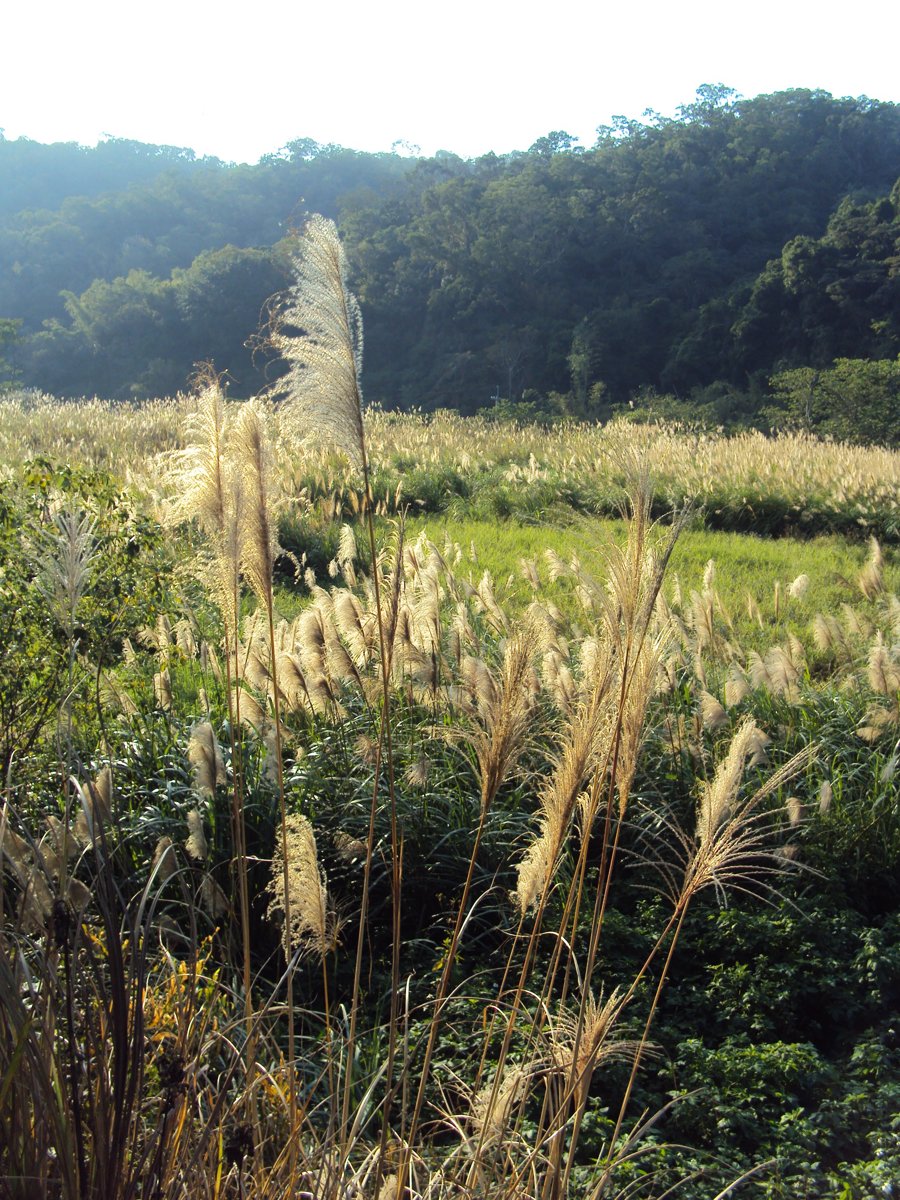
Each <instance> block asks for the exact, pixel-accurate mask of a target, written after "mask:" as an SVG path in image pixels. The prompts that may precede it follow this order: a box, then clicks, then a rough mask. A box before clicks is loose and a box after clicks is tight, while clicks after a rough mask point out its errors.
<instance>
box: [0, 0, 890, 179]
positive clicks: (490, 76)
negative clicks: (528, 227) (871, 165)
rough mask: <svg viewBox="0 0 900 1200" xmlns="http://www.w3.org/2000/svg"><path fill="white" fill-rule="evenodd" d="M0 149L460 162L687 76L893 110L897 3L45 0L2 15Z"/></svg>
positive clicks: (676, 97) (584, 122) (576, 124)
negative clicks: (23, 139)
mask: <svg viewBox="0 0 900 1200" xmlns="http://www.w3.org/2000/svg"><path fill="white" fill-rule="evenodd" d="M4 8H5V11H4V14H3V18H2V22H0V32H2V38H3V49H4V53H3V55H2V62H0V128H2V129H4V130H5V134H6V137H7V138H15V137H19V136H22V135H24V136H27V137H30V138H33V139H34V140H36V141H41V142H50V141H78V142H81V143H83V144H85V145H94V144H95V143H96V141H97V140H98V139H99V138H101V137H102V136H103V135H104V134H110V135H112V136H114V137H127V138H134V139H137V140H139V141H143V142H154V143H159V144H166V145H175V146H190V147H191V148H193V149H194V150H196V151H197V152H198V154H214V155H217V156H218V157H220V158H223V159H226V160H232V161H236V162H238V161H248V162H255V161H256V160H257V159H258V158H259V157H260V155H262V154H265V153H268V152H270V151H274V150H277V149H279V148H280V147H281V146H283V145H284V144H285V143H286V142H288V141H290V140H292V139H294V138H299V137H311V138H314V139H315V140H316V141H319V142H337V143H340V144H342V145H344V146H349V147H352V148H354V149H358V150H390V149H391V145H392V143H394V142H395V141H401V140H402V141H406V142H408V143H411V144H413V145H415V146H418V147H419V148H420V149H421V150H422V152H423V153H425V154H433V153H434V151H435V150H438V149H444V150H451V151H454V152H455V153H457V154H460V155H462V156H464V157H472V156H475V155H478V154H483V153H486V152H487V151H489V150H495V151H496V152H498V153H503V152H505V151H508V150H524V149H527V148H528V146H530V145H531V143H532V142H534V141H535V140H536V139H537V138H539V137H541V136H542V135H543V134H545V133H548V132H549V131H550V130H554V129H564V130H566V131H567V132H569V133H571V134H573V135H574V136H575V137H577V138H579V139H580V140H581V142H582V144H583V145H585V146H590V145H592V144H593V141H594V131H595V129H596V127H597V126H598V125H600V124H604V123H607V122H608V121H609V119H610V117H611V116H612V115H613V114H615V113H622V114H624V115H626V116H628V117H635V118H638V117H640V116H641V114H642V112H643V111H644V109H646V108H653V109H656V110H657V111H658V112H662V113H664V114H666V115H669V116H672V115H674V113H675V109H676V108H677V106H678V105H679V104H687V103H690V102H691V101H692V100H693V98H694V93H695V91H696V88H697V87H698V85H700V84H701V83H720V82H721V83H725V84H727V85H728V86H729V87H733V88H735V89H736V90H737V91H738V92H739V93H741V94H742V95H744V96H755V95H757V94H759V93H761V92H772V91H778V90H781V89H783V88H788V87H808V88H823V89H824V90H826V91H829V92H831V93H832V94H833V95H835V96H847V95H852V96H858V95H862V94H865V95H868V96H870V97H872V98H873V99H878V100H893V101H900V65H898V63H900V60H898V51H897V48H898V46H900V3H898V0H867V3H866V4H865V6H861V5H856V6H852V7H851V8H850V9H848V8H847V7H846V5H841V6H838V5H837V4H835V5H834V6H833V7H829V6H827V4H813V3H812V0H753V3H742V4H728V3H726V2H725V0H681V2H680V3H679V2H677V0H645V2H644V3H643V4H641V5H634V6H628V5H627V4H626V2H625V0H615V2H614V3H612V2H611V0H593V2H591V0H553V2H552V3H546V2H545V3H543V4H541V5H537V4H535V5H533V6H532V7H529V6H528V4H527V0H443V2H436V0H431V2H430V3H429V2H427V0H418V2H416V3H414V2H413V0H382V2H381V3H380V4H379V3H376V2H375V0H344V2H343V3H339V2H337V0H331V2H330V3H329V2H328V0H316V2H315V3H311V2H310V0H292V2H285V0H268V3H247V2H246V0H244V2H243V3H241V4H240V5H239V6H232V5H231V4H230V3H229V0H154V2H153V3H151V4H139V3H137V0H43V2H42V3H34V4H26V3H24V2H20V3H15V4H10V5H6V6H4Z"/></svg>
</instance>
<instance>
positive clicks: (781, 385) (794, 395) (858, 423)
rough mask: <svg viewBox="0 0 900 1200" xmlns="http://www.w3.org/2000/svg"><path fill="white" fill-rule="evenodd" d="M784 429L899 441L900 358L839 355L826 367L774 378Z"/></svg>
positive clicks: (773, 414) (777, 417)
mask: <svg viewBox="0 0 900 1200" xmlns="http://www.w3.org/2000/svg"><path fill="white" fill-rule="evenodd" d="M770 383H771V387H772V390H773V393H774V397H775V405H774V406H773V407H772V408H771V409H769V416H770V418H771V419H772V421H773V423H774V424H775V425H776V426H779V427H789V428H790V427H793V428H798V427H799V428H802V429H808V430H809V431H810V432H813V433H818V434H822V435H825V436H828V437H834V438H837V439H839V440H840V441H847V442H864V443H884V444H886V445H893V446H896V445H900V358H897V359H895V360H890V359H874V360H869V359H854V358H839V359H837V360H836V361H835V362H834V364H833V365H832V366H831V367H829V368H826V369H824V370H817V369H815V368H813V367H798V368H795V369H794V370H791V371H782V372H780V373H779V374H777V375H775V376H773V377H772V379H771V380H770Z"/></svg>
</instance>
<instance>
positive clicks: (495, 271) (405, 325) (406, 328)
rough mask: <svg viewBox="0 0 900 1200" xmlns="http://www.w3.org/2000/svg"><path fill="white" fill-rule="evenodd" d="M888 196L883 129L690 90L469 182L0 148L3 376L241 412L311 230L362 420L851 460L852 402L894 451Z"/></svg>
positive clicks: (800, 108)
mask: <svg viewBox="0 0 900 1200" xmlns="http://www.w3.org/2000/svg"><path fill="white" fill-rule="evenodd" d="M898 176H900V106H898V105H895V104H889V103H882V102H878V101H872V100H867V99H865V98H860V99H835V98H833V97H832V96H830V95H829V94H828V93H825V92H811V91H802V90H793V91H788V92H782V93H778V94H775V95H771V96H758V97H756V98H754V99H750V100H742V99H739V98H737V97H736V96H735V95H734V93H732V92H731V91H730V90H729V89H726V88H722V87H708V86H707V87H702V88H700V89H699V90H698V93H697V99H696V101H695V102H694V103H692V104H689V105H686V106H685V107H683V108H682V109H681V110H680V112H679V115H678V117H677V118H676V119H668V118H663V117H660V116H658V115H655V114H652V113H648V114H647V115H646V116H645V119H644V120H643V121H642V122H635V121H628V120H625V119H620V120H616V121H615V122H614V123H613V125H611V126H609V127H602V128H600V129H599V130H598V138H597V142H596V144H595V145H594V146H593V147H592V148H590V149H584V148H582V147H579V146H576V145H574V144H573V140H572V139H571V138H570V137H569V136H568V135H566V134H564V133H551V134H549V135H547V136H546V137H544V138H541V139H540V140H539V141H537V142H536V143H535V144H534V145H533V146H532V147H531V149H530V150H528V151H527V152H522V153H513V154H509V155H505V156H496V155H486V156H484V157H482V158H479V159H476V160H463V159H461V158H458V157H456V156H455V155H453V154H450V153H443V152H441V153H439V154H438V155H436V156H435V157H434V158H430V159H418V160H412V159H409V158H402V157H399V156H397V155H391V154H381V155H371V154H362V153H357V152H355V151H352V150H346V149H343V148H341V147H334V146H326V147H322V146H319V145H317V144H316V143H314V142H310V141H308V140H306V141H297V142H294V143H291V144H290V145H289V146H288V147H287V148H285V150H283V151H281V152H279V154H275V155H270V156H267V157H265V158H264V159H262V160H261V161H260V162H259V163H258V164H257V165H255V166H243V165H241V166H235V165H228V164H223V163H221V162H219V161H218V160H210V159H195V158H194V156H193V155H192V154H191V153H190V152H189V151H181V150H176V149H173V148H170V147H146V146H140V145H137V144H135V143H129V142H116V141H113V142H107V143H104V144H103V145H101V146H99V147H97V149H96V150H84V149H81V148H77V147H72V146H52V147H40V146H37V145H36V144H34V143H29V142H23V141H22V140H19V141H15V142H12V141H2V140H0V265H2V270H0V318H6V319H7V320H14V321H19V322H21V324H20V326H19V340H18V344H17V345H16V346H14V347H13V349H12V350H9V349H8V350H7V351H6V353H7V357H8V358H11V359H12V362H13V365H14V366H15V367H16V369H17V370H18V371H19V375H20V379H21V381H22V382H23V383H25V384H29V385H33V386H38V387H42V388H45V389H48V390H51V391H54V392H57V393H59V394H64V395H66V394H68V395H72V394H82V393H93V392H97V393H100V394H102V395H105V396H109V397H128V396H144V395H151V394H159V393H161V392H170V391H174V390H177V389H178V388H181V387H183V385H184V383H185V380H186V378H187V376H188V375H189V373H190V371H191V367H192V364H193V363H194V362H196V361H197V360H199V359H208V358H213V360H214V361H215V363H216V366H217V367H218V368H219V369H221V370H227V371H228V372H229V375H230V376H231V378H232V380H233V385H232V390H233V391H235V392H236V393H238V394H241V393H245V392H248V391H250V390H252V389H255V388H257V387H258V386H259V385H260V383H261V382H262V381H263V378H264V375H265V371H266V363H265V360H264V357H257V358H256V359H255V360H254V359H253V358H252V356H251V354H250V351H249V350H248V349H247V348H246V347H245V346H244V341H245V339H246V338H247V337H248V336H249V335H251V334H252V333H253V332H254V330H255V329H256V327H257V324H258V322H259V319H260V314H261V312H262V310H263V306H264V303H265V300H266V298H267V297H268V296H269V295H271V293H272V292H273V291H276V290H277V289H278V288H280V287H282V286H283V285H284V284H285V282H286V280H287V273H286V264H287V261H288V256H289V253H290V230H291V223H292V221H296V220H298V219H299V218H300V217H301V215H302V213H303V212H304V211H321V212H324V213H326V214H328V215H331V216H334V217H336V218H337V219H338V220H339V223H340V225H341V228H342V232H343V235H344V238H345V243H346V247H347V251H348V255H349V260H350V263H351V268H352V270H353V273H354V280H353V282H354V285H355V287H356V289H357V291H358V294H359V298H360V301H361V303H362V306H363V312H364V316H365V321H366V355H367V366H366V380H365V383H366V387H367V393H368V396H369V398H370V399H372V400H380V401H382V402H383V403H385V404H387V405H391V406H393V405H404V406H405V405H418V406H422V407H424V408H425V409H433V408H437V407H446V406H450V407H456V408H459V409H461V410H463V411H472V410H474V409H478V408H481V407H484V406H486V405H489V404H491V403H492V402H495V401H496V399H498V398H499V399H502V400H505V401H507V402H509V403H512V404H516V405H523V406H524V407H523V411H527V412H529V413H537V414H540V413H541V412H547V413H555V412H560V411H564V412H569V413H572V414H575V415H587V416H591V415H596V416H603V415H605V414H606V413H608V412H609V411H610V410H611V409H612V408H613V407H616V406H619V405H622V404H627V403H629V402H634V403H636V404H637V406H638V408H641V407H657V408H659V409H660V410H665V411H670V412H671V411H673V410H674V411H676V412H677V413H678V415H690V414H691V413H695V414H699V415H701V416H702V417H704V418H706V419H709V420H712V421H714V422H724V423H728V422H733V421H750V420H752V421H755V422H757V423H762V424H765V423H766V422H769V423H774V424H779V423H782V424H791V423H795V424H806V425H808V426H810V427H813V428H816V427H819V428H821V429H822V430H823V431H824V432H832V433H836V434H838V435H839V436H851V437H852V436H854V434H855V426H854V423H853V421H851V420H848V419H847V412H846V411H845V410H846V407H847V402H846V401H845V399H844V395H845V392H843V391H842V390H841V388H840V387H838V386H837V385H836V383H835V381H836V380H837V381H838V382H839V381H840V380H841V379H843V378H845V377H846V378H850V379H851V380H852V381H853V383H854V384H855V387H856V390H855V392H854V395H855V396H856V399H855V400H854V401H853V403H852V411H853V412H854V413H856V412H858V411H859V400H858V398H859V395H860V394H863V396H864V397H865V396H867V395H869V390H870V386H871V387H874V388H875V390H876V393H877V395H875V398H874V400H873V405H874V408H873V411H874V414H875V415H874V417H873V418H872V420H870V421H868V422H863V423H862V425H861V426H860V436H866V437H868V438H873V439H875V440H891V439H892V438H895V437H896V436H897V434H896V430H897V428H898V427H900V417H898V395H900V368H898V365H897V363H896V361H895V360H896V359H897V356H898V354H900V315H898V314H900V185H898ZM0 353H2V351H0ZM835 360H841V362H844V361H845V360H846V362H848V363H849V364H850V365H849V366H846V365H845V366H841V365H840V364H839V365H838V366H837V367H835V366H834V363H835ZM872 363H878V364H880V365H879V366H877V367H873V366H872V365H871V364H872ZM803 369H808V370H809V371H811V375H809V376H806V377H803V378H802V379H801V378H800V377H797V376H796V374H793V375H791V374H790V373H791V372H794V373H796V372H797V371H800V370H803ZM835 371H837V372H838V373H837V375H835ZM841 371H843V373H844V374H843V375H841ZM774 377H778V381H776V382H775V383H774V384H772V383H771V382H770V381H771V380H772V379H773V378H774ZM785 381H786V382H785ZM823 381H824V382H823ZM861 381H862V382H861ZM872 381H874V382H872ZM826 384H827V386H826ZM879 389H880V390H879ZM661 396H665V397H668V399H665V400H662V399H660V397H661ZM864 403H865V400H864ZM842 406H844V407H843V408H842ZM863 426H864V428H863Z"/></svg>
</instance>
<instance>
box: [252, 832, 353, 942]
mask: <svg viewBox="0 0 900 1200" xmlns="http://www.w3.org/2000/svg"><path fill="white" fill-rule="evenodd" d="M284 828H285V831H286V835H287V836H286V839H285V837H283V836H282V830H281V829H279V830H278V833H277V835H276V844H275V855H274V858H273V860H272V881H271V883H270V884H269V890H270V891H271V892H272V896H273V899H272V902H271V904H270V905H269V910H268V911H269V915H270V916H271V915H272V914H273V913H278V912H281V913H284V918H285V920H284V930H283V933H282V939H281V944H282V948H283V950H284V956H285V959H286V961H288V962H290V960H291V958H292V956H293V954H294V952H295V951H296V950H297V949H298V948H302V949H304V950H307V951H312V952H313V953H316V954H318V955H319V956H320V957H322V958H324V956H325V955H326V954H327V953H328V951H329V950H333V949H334V946H335V944H336V942H337V934H338V923H337V919H336V917H335V914H334V911H333V909H332V907H331V905H330V903H329V899H328V891H327V888H326V884H325V875H324V873H323V871H322V868H321V867H320V866H319V859H318V854H317V851H316V838H315V834H314V833H313V827H312V825H311V824H310V823H309V821H308V820H307V818H306V817H305V816H303V814H302V813H290V814H289V815H288V816H287V817H286V818H285V820H284ZM286 888H287V893H286V891H285V889H286Z"/></svg>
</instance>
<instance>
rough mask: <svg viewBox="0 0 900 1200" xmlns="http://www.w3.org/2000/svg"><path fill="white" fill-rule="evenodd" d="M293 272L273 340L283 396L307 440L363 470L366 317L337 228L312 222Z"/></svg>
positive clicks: (320, 220)
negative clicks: (318, 441)
mask: <svg viewBox="0 0 900 1200" xmlns="http://www.w3.org/2000/svg"><path fill="white" fill-rule="evenodd" d="M293 265H294V272H295V281H294V285H293V286H292V287H291V288H290V290H289V292H288V293H287V298H286V300H285V302H284V304H283V305H282V307H281V309H280V310H279V311H278V312H277V313H276V314H275V316H274V319H273V327H272V331H271V334H270V340H271V343H272V345H273V346H274V347H275V349H276V350H278V351H279V353H280V354H281V355H282V357H283V358H284V359H285V361H286V362H287V364H288V371H287V374H286V375H285V376H284V377H283V378H282V379H281V380H279V382H278V385H277V388H278V393H279V394H282V395H284V396H285V397H286V410H287V412H289V413H290V414H291V415H292V416H293V417H294V418H295V419H296V421H297V423H298V424H299V426H300V427H301V428H302V429H303V432H304V434H305V435H306V436H309V437H324V438H326V439H327V440H328V441H330V442H331V443H332V444H333V445H335V446H337V447H338V448H340V449H341V450H344V451H345V452H346V453H347V454H348V455H349V456H350V458H351V460H352V461H353V462H354V464H355V465H357V466H359V467H362V466H364V464H365V436H364V431H363V421H362V393H361V391H360V384H359V376H360V374H361V372H362V351H363V332H362V316H361V314H360V310H359V304H358V303H357V300H356V297H355V296H354V295H353V294H352V292H350V291H349V289H348V288H347V281H346V274H347V268H346V262H345V259H344V250H343V247H342V246H341V242H340V238H339V237H338V232H337V228H336V226H335V224H334V222H333V221H330V220H328V219H327V218H326V217H322V216H319V215H318V214H315V215H313V216H311V217H310V218H309V219H308V221H307V222H306V224H305V225H304V227H303V230H302V232H301V235H300V246H299V250H298V253H297V255H296V257H295V258H294V264H293Z"/></svg>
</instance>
